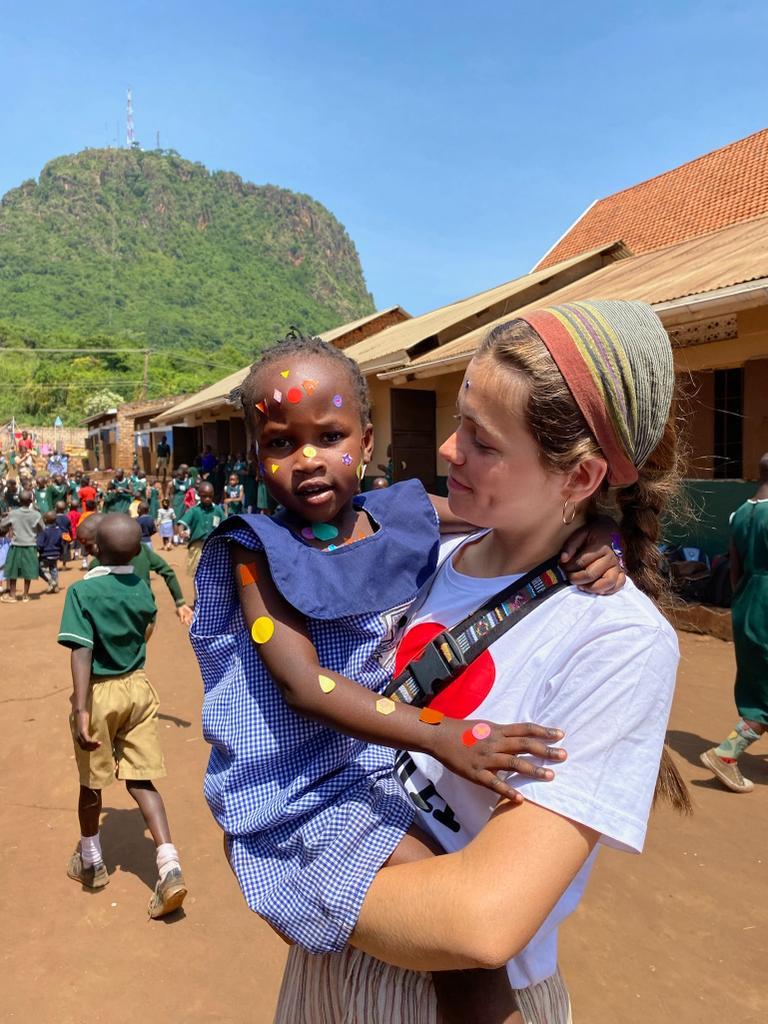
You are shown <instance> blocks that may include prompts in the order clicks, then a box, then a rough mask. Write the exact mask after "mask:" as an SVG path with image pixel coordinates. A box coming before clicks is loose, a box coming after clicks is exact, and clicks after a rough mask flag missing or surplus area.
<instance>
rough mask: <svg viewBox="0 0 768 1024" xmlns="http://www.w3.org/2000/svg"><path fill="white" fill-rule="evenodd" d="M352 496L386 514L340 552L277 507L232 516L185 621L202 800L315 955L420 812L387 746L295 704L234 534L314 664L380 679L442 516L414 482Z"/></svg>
mask: <svg viewBox="0 0 768 1024" xmlns="http://www.w3.org/2000/svg"><path fill="white" fill-rule="evenodd" d="M355 504H356V506H357V507H363V508H364V509H365V511H366V512H367V513H368V514H369V515H370V517H371V518H372V520H373V521H374V523H375V524H377V526H378V527H379V528H378V530H377V531H376V532H375V533H374V534H373V535H372V536H370V537H367V538H366V539H364V540H361V541H356V542H355V543H354V544H349V545H344V546H341V547H339V548H337V549H336V550H335V551H322V550H319V549H316V548H313V547H311V546H310V545H308V544H305V543H304V542H303V541H302V540H301V539H300V538H298V537H296V536H295V534H294V533H293V532H292V531H291V530H289V529H288V527H287V526H286V525H284V523H283V522H281V521H280V519H279V517H278V518H277V519H270V518H268V517H267V516H258V515H255V516H251V515H241V516H233V517H231V518H229V519H227V520H225V521H224V522H223V523H222V524H221V525H220V526H219V528H218V529H217V530H216V531H214V533H213V534H211V536H210V538H209V539H208V541H207V542H206V545H205V549H204V551H203V554H202V557H201V560H200V566H199V568H198V571H197V577H196V584H197V591H198V598H197V606H196V609H195V620H194V624H193V626H192V630H191V632H190V637H191V640H192V646H193V647H194V650H195V653H196V655H197V658H198V661H199V662H200V669H201V672H202V675H203V682H204V685H205V696H204V701H203V733H204V736H205V738H206V739H207V740H208V742H209V743H210V744H211V746H212V747H213V749H212V751H211V756H210V761H209V764H208V770H207V772H206V776H205V796H206V799H207V800H208V804H209V806H210V808H211V811H212V813H213V815H214V817H215V818H216V820H217V821H218V823H219V825H220V826H221V827H222V829H223V830H224V831H225V833H226V834H227V837H228V848H229V855H230V861H231V864H232V867H233V869H234V871H235V874H236V875H237V878H238V880H239V882H240V886H241V888H242V890H243V894H244V896H245V898H246V901H247V902H248V905H249V906H250V908H251V909H252V910H254V911H256V913H258V914H260V915H261V916H262V917H264V918H266V920H267V921H269V923H270V924H271V925H273V927H274V928H276V929H277V930H278V931H279V932H281V933H282V934H283V935H284V936H286V937H288V938H290V939H291V940H293V941H294V942H297V943H299V945H301V946H303V947H304V948H305V949H307V950H308V951H309V952H311V953H327V952H334V951H338V950H341V949H342V948H343V947H344V945H345V944H346V942H347V940H348V938H349V936H350V934H351V932H352V929H353V928H354V926H355V924H356V922H357V917H358V914H359V911H360V906H361V905H362V902H363V898H364V896H365V894H366V892H367V890H368V887H369V886H370V884H371V882H372V880H373V877H374V875H375V874H376V871H377V870H378V869H379V868H380V867H381V865H382V864H383V863H384V861H385V860H386V859H387V857H388V856H389V855H390V853H391V852H392V851H393V850H394V848H395V847H396V846H397V843H398V842H399V840H400V839H401V838H402V836H403V834H404V833H405V832H406V831H407V829H408V827H409V826H410V823H411V820H412V817H413V812H412V808H411V805H410V803H409V802H408V800H407V798H406V797H405V796H404V794H403V790H402V788H401V786H400V784H399V782H398V781H397V779H396V778H395V776H394V774H393V762H394V756H395V752H394V751H393V750H389V749H387V748H384V747H377V746H371V745H368V744H365V743H362V742H361V741H359V740H356V739H352V738H351V737H348V736H344V735H342V734H341V733H338V732H335V731H333V730H331V729H328V728H326V727H325V726H322V725H319V724H318V723H316V722H311V721H309V720H307V719H304V718H301V717H300V716H299V715H297V714H296V713H295V712H293V711H292V710H291V709H290V708H289V707H288V706H287V704H286V703H285V701H284V700H283V698H282V696H281V693H280V690H279V689H278V687H277V685H276V684H275V683H274V682H273V680H272V678H271V677H270V676H269V674H268V673H267V670H266V668H265V667H264V665H263V663H262V661H261V658H260V657H259V652H258V648H257V646H256V645H255V644H254V643H253V641H252V640H251V638H250V635H249V631H248V628H247V626H246V624H245V621H244V619H243V615H242V612H241V609H240V602H239V600H238V597H237V591H236V588H235V582H234V574H233V572H232V567H231V563H230V559H229V550H228V548H229V542H230V541H237V542H238V543H239V544H242V545H244V546H245V547H248V548H253V549H254V550H259V549H263V550H264V552H265V554H266V556H267V559H268V561H269V567H270V571H271V573H272V577H273V579H274V581H275V584H276V586H277V587H278V589H279V590H280V592H281V593H282V594H283V596H284V597H285V599H286V600H287V601H289V602H290V604H292V605H293V606H294V607H295V608H297V609H298V610H299V611H301V612H302V613H303V614H304V615H305V616H306V618H307V621H308V625H309V630H310V635H311V637H312V642H313V643H314V645H315V648H316V650H317V653H318V657H319V660H320V664H321V665H323V666H324V667H326V668H329V669H332V670H333V671H336V672H339V673H341V674H343V675H345V676H349V677H350V678H351V679H354V680H355V681H356V682H358V683H361V684H362V685H363V686H367V687H368V688H369V689H371V690H375V691H376V692H380V691H382V690H383V689H384V687H385V685H386V684H387V683H388V682H389V680H390V678H391V670H392V665H393V663H394V654H395V648H396V644H397V639H398V637H399V633H400V630H401V628H402V622H401V620H403V619H404V616H405V613H406V611H407V609H408V607H409V605H410V603H411V602H412V601H413V599H414V597H415V596H416V593H417V591H418V590H419V589H420V587H421V586H422V585H423V584H424V583H425V582H426V581H427V580H428V579H429V578H430V577H431V575H432V573H433V571H434V568H435V564H436V559H437V550H438V531H437V521H436V517H435V513H434V510H433V508H432V505H431V503H430V502H429V500H428V498H427V496H426V494H425V493H424V489H423V488H422V486H421V484H419V483H418V482H417V481H405V482H403V483H400V484H396V485H395V486H394V487H390V488H388V489H387V490H381V491H373V492H370V493H367V494H364V495H360V496H359V497H358V498H356V499H355Z"/></svg>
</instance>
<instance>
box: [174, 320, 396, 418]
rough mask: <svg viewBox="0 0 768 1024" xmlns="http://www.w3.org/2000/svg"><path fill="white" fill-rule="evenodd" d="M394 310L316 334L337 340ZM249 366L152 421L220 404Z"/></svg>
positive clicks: (210, 385)
mask: <svg viewBox="0 0 768 1024" xmlns="http://www.w3.org/2000/svg"><path fill="white" fill-rule="evenodd" d="M396 310H401V311H402V312H405V310H402V309H401V307H400V306H389V307H388V308H387V309H380V310H378V311H377V312H376V313H371V314H370V315H369V316H364V317H361V319H359V320H353V321H351V322H350V323H348V324H341V325H340V326H339V327H332V328H331V329H330V330H328V331H323V332H322V334H319V335H318V337H319V338H322V339H323V341H327V342H329V343H330V342H334V341H338V339H339V338H342V337H343V336H344V335H345V334H351V333H352V332H353V331H356V330H357V329H358V328H360V327H363V326H364V325H365V324H367V323H370V322H371V321H373V320H376V319H377V318H378V317H382V316H385V315H386V314H387V313H393V312H394V311H396ZM406 315H408V314H406ZM250 368H251V363H248V365H247V366H243V367H242V368H241V369H239V370H235V371H234V372H233V373H230V374H228V375H227V376H226V377H222V379H221V380H217V381H216V383H215V384H209V385H208V387H207V388H203V389H202V391H197V392H196V393H195V394H194V395H190V396H189V398H185V399H184V401H182V402H179V403H178V404H176V405H174V406H172V407H171V408H170V409H167V410H165V411H164V412H163V413H162V414H161V415H159V416H156V417H155V418H154V422H156V423H173V422H176V421H178V420H182V419H183V418H184V417H185V416H188V415H189V414H190V413H191V412H197V411H198V410H201V409H206V408H208V407H209V406H213V405H221V404H222V402H226V400H227V395H228V394H229V393H230V391H232V389H233V388H236V387H237V386H238V385H239V384H242V382H243V381H244V380H245V378H246V376H247V375H248V371H249V370H250Z"/></svg>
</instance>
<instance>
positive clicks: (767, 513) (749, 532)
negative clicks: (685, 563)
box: [700, 452, 768, 793]
mask: <svg viewBox="0 0 768 1024" xmlns="http://www.w3.org/2000/svg"><path fill="white" fill-rule="evenodd" d="M759 473H760V486H759V487H758V489H757V492H756V493H755V496H754V498H750V499H749V500H748V501H745V502H744V504H743V505H742V506H741V507H740V508H739V509H737V510H736V511H735V512H734V513H733V515H732V516H731V584H732V586H733V601H732V603H731V618H732V620H733V643H734V647H735V649H736V688H735V690H736V693H735V695H736V710H737V711H738V713H739V715H740V716H741V717H740V718H739V721H738V722H737V723H736V727H735V728H734V729H733V731H732V732H731V733H730V735H729V736H727V737H726V738H725V739H724V740H723V742H722V743H721V744H720V745H719V746H718V747H712V748H711V749H710V750H705V751H704V753H703V754H701V755H700V757H701V763H702V764H703V765H704V767H705V768H708V769H709V770H710V771H711V772H713V773H714V774H715V775H716V776H717V778H718V779H719V780H720V782H722V784H723V785H724V786H725V788H726V789H730V790H731V792H733V793H749V792H750V791H751V790H752V789H754V783H753V782H752V781H751V780H750V779H745V778H744V776H743V775H742V774H741V770H740V769H739V763H738V760H739V758H740V757H741V755H742V754H743V753H744V751H745V750H746V749H747V747H748V746H750V745H751V744H752V743H755V742H756V741H757V740H759V739H760V737H761V736H762V735H763V734H764V733H766V732H768V452H766V454H765V455H763V457H762V458H761V459H760V465H759Z"/></svg>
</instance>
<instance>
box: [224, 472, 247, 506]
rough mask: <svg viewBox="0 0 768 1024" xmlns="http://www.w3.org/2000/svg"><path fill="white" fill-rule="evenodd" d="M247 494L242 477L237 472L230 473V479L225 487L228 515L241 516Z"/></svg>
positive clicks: (225, 502)
mask: <svg viewBox="0 0 768 1024" xmlns="http://www.w3.org/2000/svg"><path fill="white" fill-rule="evenodd" d="M244 499H245V494H244V492H243V485H242V484H241V483H240V477H239V476H238V475H237V473H230V474H229V481H228V483H227V485H226V487H225V488H224V509H225V511H226V513H227V515H228V516H239V515H240V513H241V512H242V511H243V501H244Z"/></svg>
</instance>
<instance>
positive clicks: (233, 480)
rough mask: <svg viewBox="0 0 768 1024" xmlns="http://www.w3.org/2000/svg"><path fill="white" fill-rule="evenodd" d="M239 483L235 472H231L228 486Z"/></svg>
mask: <svg viewBox="0 0 768 1024" xmlns="http://www.w3.org/2000/svg"><path fill="white" fill-rule="evenodd" d="M239 483H240V480H239V479H238V477H237V476H236V474H235V473H233V474H232V476H231V477H230V478H229V486H230V487H237V485H238V484H239Z"/></svg>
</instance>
